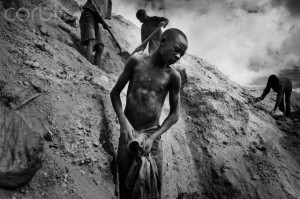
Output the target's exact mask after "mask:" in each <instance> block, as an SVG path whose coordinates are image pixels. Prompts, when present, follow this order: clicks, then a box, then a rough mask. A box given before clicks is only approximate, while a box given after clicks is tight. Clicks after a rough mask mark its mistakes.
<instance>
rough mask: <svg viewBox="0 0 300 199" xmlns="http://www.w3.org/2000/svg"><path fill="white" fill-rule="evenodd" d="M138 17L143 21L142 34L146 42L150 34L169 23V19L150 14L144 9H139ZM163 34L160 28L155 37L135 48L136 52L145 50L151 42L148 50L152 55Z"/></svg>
mask: <svg viewBox="0 0 300 199" xmlns="http://www.w3.org/2000/svg"><path fill="white" fill-rule="evenodd" d="M136 18H137V19H138V20H139V21H140V22H141V23H143V24H142V28H141V36H142V42H144V41H145V40H146V39H147V38H148V36H149V35H150V34H151V33H152V32H153V31H154V30H155V29H156V28H157V27H159V26H161V27H164V28H165V27H166V26H167V25H168V23H169V20H168V19H167V18H164V17H157V16H152V17H150V16H148V15H147V13H146V11H145V10H144V9H139V10H138V11H137V13H136ZM161 35H162V30H159V31H158V32H157V33H156V34H155V35H153V37H152V38H151V39H150V40H149V41H148V42H147V43H146V44H145V45H143V46H140V47H138V48H137V49H135V51H136V52H139V51H144V50H145V48H146V47H147V44H148V43H149V46H148V50H149V55H151V54H152V53H153V52H154V51H155V49H156V48H157V47H158V46H159V44H160V39H161Z"/></svg>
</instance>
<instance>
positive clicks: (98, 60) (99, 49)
mask: <svg viewBox="0 0 300 199" xmlns="http://www.w3.org/2000/svg"><path fill="white" fill-rule="evenodd" d="M103 49H104V45H103V44H99V45H97V47H96V53H95V57H94V65H95V66H98V67H99V68H100V63H101V57H102V53H103Z"/></svg>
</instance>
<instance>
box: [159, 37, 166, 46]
mask: <svg viewBox="0 0 300 199" xmlns="http://www.w3.org/2000/svg"><path fill="white" fill-rule="evenodd" d="M160 43H161V45H165V44H166V43H167V38H166V37H163V38H161V40H160Z"/></svg>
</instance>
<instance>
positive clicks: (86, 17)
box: [79, 9, 103, 46]
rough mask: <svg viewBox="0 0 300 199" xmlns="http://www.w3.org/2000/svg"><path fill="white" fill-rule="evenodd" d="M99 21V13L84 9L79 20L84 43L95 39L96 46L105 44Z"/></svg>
mask: <svg viewBox="0 0 300 199" xmlns="http://www.w3.org/2000/svg"><path fill="white" fill-rule="evenodd" d="M99 22H100V21H99V19H98V15H97V13H94V12H93V11H90V10H88V9H84V10H83V12H82V13H81V17H80V20H79V24H80V32H81V44H82V45H84V46H86V45H87V44H88V42H89V41H90V40H92V39H94V40H95V46H97V45H100V44H103V42H102V38H101V32H100V28H99V25H98V23H99Z"/></svg>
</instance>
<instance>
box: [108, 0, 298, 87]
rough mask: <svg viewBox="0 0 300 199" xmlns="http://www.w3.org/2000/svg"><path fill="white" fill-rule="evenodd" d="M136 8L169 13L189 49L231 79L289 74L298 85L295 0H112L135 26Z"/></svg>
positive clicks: (253, 81) (261, 80)
mask: <svg viewBox="0 0 300 199" xmlns="http://www.w3.org/2000/svg"><path fill="white" fill-rule="evenodd" d="M138 8H144V9H145V10H146V11H147V12H148V14H149V15H150V16H152V15H157V16H165V17H167V18H169V20H170V24H169V25H168V27H169V28H170V27H176V28H179V29H181V30H182V31H183V32H185V33H186V34H187V36H188V39H189V41H190V42H189V49H188V52H189V53H191V54H195V55H197V56H199V57H201V58H203V59H205V60H206V61H208V62H210V63H212V64H214V65H216V66H217V67H218V68H219V69H220V70H221V71H222V72H223V73H225V74H226V75H227V76H229V77H230V79H231V80H233V81H235V82H238V83H240V84H242V85H263V84H265V81H266V78H267V77H268V76H269V75H270V74H280V75H287V74H293V76H292V77H290V78H291V79H292V80H293V81H294V85H297V86H298V87H300V73H299V68H300V67H299V66H300V60H299V54H300V39H299V36H298V35H299V33H300V28H299V27H300V26H299V22H298V21H299V17H300V1H298V0H285V1H284V0H209V1H208V0H164V1H161V0H144V1H141V0H140V1H138V0H136V1H132V0H130V1H129V0H115V1H114V12H115V13H117V14H121V15H123V16H124V17H126V18H127V19H129V20H131V21H133V22H134V23H135V24H137V25H138V26H140V23H139V21H138V20H137V19H136V18H135V13H136V10H137V9H138ZM284 71H289V72H288V73H286V72H284ZM295 72H296V74H295Z"/></svg>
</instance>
